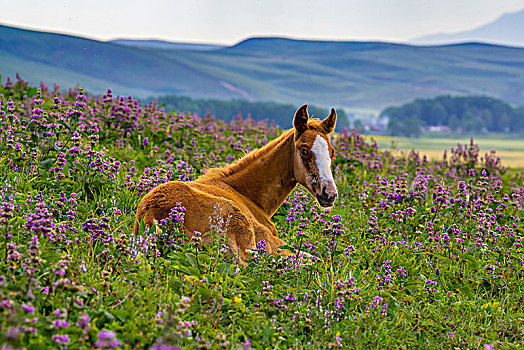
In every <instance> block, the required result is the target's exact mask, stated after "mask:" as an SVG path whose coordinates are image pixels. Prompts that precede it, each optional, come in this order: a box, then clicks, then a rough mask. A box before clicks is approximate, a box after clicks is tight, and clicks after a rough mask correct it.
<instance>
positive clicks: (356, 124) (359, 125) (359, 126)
mask: <svg viewBox="0 0 524 350" xmlns="http://www.w3.org/2000/svg"><path fill="white" fill-rule="evenodd" d="M353 128H354V129H355V130H364V123H363V122H362V120H360V119H355V121H354V122H353Z"/></svg>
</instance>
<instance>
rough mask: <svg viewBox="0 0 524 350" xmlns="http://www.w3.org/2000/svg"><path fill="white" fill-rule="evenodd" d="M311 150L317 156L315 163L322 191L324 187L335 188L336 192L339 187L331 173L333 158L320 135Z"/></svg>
mask: <svg viewBox="0 0 524 350" xmlns="http://www.w3.org/2000/svg"><path fill="white" fill-rule="evenodd" d="M311 150H312V151H313V153H314V154H315V162H316V164H317V169H318V175H319V177H320V185H321V188H320V190H321V191H322V188H323V187H324V186H329V185H331V186H333V187H334V188H335V190H336V188H337V186H336V185H335V181H334V180H333V174H332V173H331V157H330V156H329V147H328V143H327V141H326V140H325V139H324V138H323V137H322V136H320V135H317V138H316V139H315V142H313V147H311Z"/></svg>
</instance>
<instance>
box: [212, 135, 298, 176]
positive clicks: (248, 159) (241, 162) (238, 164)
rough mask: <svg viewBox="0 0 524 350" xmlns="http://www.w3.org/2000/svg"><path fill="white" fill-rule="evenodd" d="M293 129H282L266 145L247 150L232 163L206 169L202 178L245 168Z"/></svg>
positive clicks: (226, 174) (227, 173)
mask: <svg viewBox="0 0 524 350" xmlns="http://www.w3.org/2000/svg"><path fill="white" fill-rule="evenodd" d="M294 132H295V129H289V130H286V131H284V133H282V135H280V136H279V137H277V138H276V139H273V140H271V141H270V142H269V143H268V144H267V145H265V146H264V147H261V148H257V149H255V150H253V151H251V152H249V153H248V154H247V155H245V156H244V157H242V158H240V159H238V160H237V161H235V162H234V163H231V164H228V165H226V166H224V167H222V168H210V169H208V170H207V172H206V174H205V175H203V176H202V177H203V178H206V179H215V178H218V177H223V176H230V175H232V174H234V173H237V172H239V171H241V170H243V169H246V168H247V167H248V166H249V165H250V164H251V163H252V162H253V161H254V160H255V159H258V158H260V157H262V156H264V155H266V154H267V153H269V151H270V150H272V149H273V148H274V146H276V145H278V144H280V143H281V142H282V141H283V140H284V139H286V138H287V137H288V136H289V135H290V134H292V133H294Z"/></svg>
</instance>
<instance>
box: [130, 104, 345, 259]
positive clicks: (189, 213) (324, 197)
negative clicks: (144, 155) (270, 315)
mask: <svg viewBox="0 0 524 350" xmlns="http://www.w3.org/2000/svg"><path fill="white" fill-rule="evenodd" d="M336 120H337V114H336V112H335V109H334V108H332V109H331V113H330V114H329V116H328V117H327V118H326V119H324V120H322V121H320V120H318V119H309V115H308V112H307V105H303V106H302V107H300V108H299V109H298V110H297V111H296V113H295V117H294V119H293V126H294V128H293V129H290V130H287V131H286V132H284V133H283V134H282V135H281V136H280V137H278V138H277V139H275V140H273V141H271V142H270V143H269V144H267V145H266V146H264V147H262V148H260V149H257V150H254V151H252V152H251V153H249V154H248V155H246V156H245V157H243V158H242V159H240V160H238V161H237V162H235V163H233V164H231V165H228V166H226V167H224V168H214V169H209V170H208V172H207V173H206V174H205V175H202V176H201V177H199V178H198V179H197V180H195V181H191V182H178V181H172V182H168V183H165V184H162V185H159V186H157V187H155V188H154V189H153V190H152V191H150V192H149V193H148V194H146V195H145V196H144V198H143V199H142V201H141V202H140V204H139V205H138V209H137V212H136V221H135V228H134V232H135V234H136V233H138V230H139V223H140V220H142V219H144V223H145V225H146V227H151V226H152V225H155V224H156V223H157V222H158V221H159V220H161V219H163V218H166V217H167V216H168V215H169V211H170V210H171V208H173V207H174V206H175V204H176V203H177V202H180V203H182V206H184V207H185V208H186V211H185V218H184V230H185V233H186V235H187V236H188V237H189V238H191V237H192V236H193V232H195V231H198V232H202V233H204V232H208V231H210V230H211V223H210V221H211V220H210V218H211V216H212V214H213V210H214V207H215V206H216V205H217V204H218V205H219V206H220V208H221V210H222V215H223V216H224V217H229V224H228V225H227V227H226V228H225V236H226V237H227V238H228V240H229V242H228V245H229V247H230V248H231V250H232V252H233V254H237V252H238V254H239V255H240V256H239V258H240V262H241V263H242V264H247V262H246V260H247V259H248V258H249V254H248V253H247V252H246V249H253V248H256V243H257V242H259V241H261V240H264V241H265V242H266V245H267V251H268V252H269V253H271V254H276V253H277V252H278V250H279V249H278V248H279V247H280V246H283V245H285V243H284V241H282V240H281V239H280V238H278V236H277V230H276V228H275V225H274V224H273V223H272V222H271V220H270V219H271V217H272V216H273V214H275V212H276V211H277V209H278V208H279V207H280V205H281V204H282V202H283V201H284V200H285V199H286V197H287V196H288V195H289V193H290V192H291V191H292V190H293V189H294V188H295V186H296V185H297V183H299V184H301V185H302V186H304V187H305V188H306V189H307V190H308V191H309V192H310V193H311V194H312V195H313V196H315V198H316V199H317V201H318V203H319V204H320V205H321V206H323V207H330V206H332V205H333V203H334V202H335V199H336V198H337V194H338V193H337V186H336V185H335V181H334V180H333V175H332V173H331V162H332V158H333V157H334V150H333V147H332V146H331V144H330V142H329V138H328V136H327V135H328V134H330V133H332V132H333V130H334V129H335V124H336ZM211 240H212V238H211V237H210V236H206V237H204V243H211ZM282 253H284V254H291V253H290V252H289V251H288V250H284V251H282Z"/></svg>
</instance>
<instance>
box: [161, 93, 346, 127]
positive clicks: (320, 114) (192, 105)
mask: <svg viewBox="0 0 524 350" xmlns="http://www.w3.org/2000/svg"><path fill="white" fill-rule="evenodd" d="M157 101H158V103H160V104H161V105H162V106H164V108H165V109H166V110H167V111H176V112H178V113H183V114H187V113H193V114H198V115H200V116H205V115H207V114H211V115H213V116H216V117H218V118H221V119H224V120H226V121H230V120H233V119H234V118H236V117H237V116H238V115H241V116H242V117H244V118H246V117H247V116H248V115H250V116H251V117H252V118H253V119H254V120H264V119H267V120H269V121H274V122H275V123H276V124H277V125H279V126H280V127H282V128H290V127H291V124H292V118H293V115H294V114H295V111H296V109H297V108H298V107H299V106H296V105H292V104H284V103H274V102H250V101H246V100H229V101H225V100H217V99H193V98H191V97H187V96H178V95H166V96H160V97H158V98H157ZM308 112H309V114H310V116H312V117H317V118H321V119H322V118H325V117H326V116H327V115H328V114H329V109H327V108H321V107H317V106H314V105H309V106H308ZM343 128H349V121H348V118H347V114H346V112H345V111H344V109H342V108H337V126H336V129H337V130H342V129H343Z"/></svg>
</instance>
